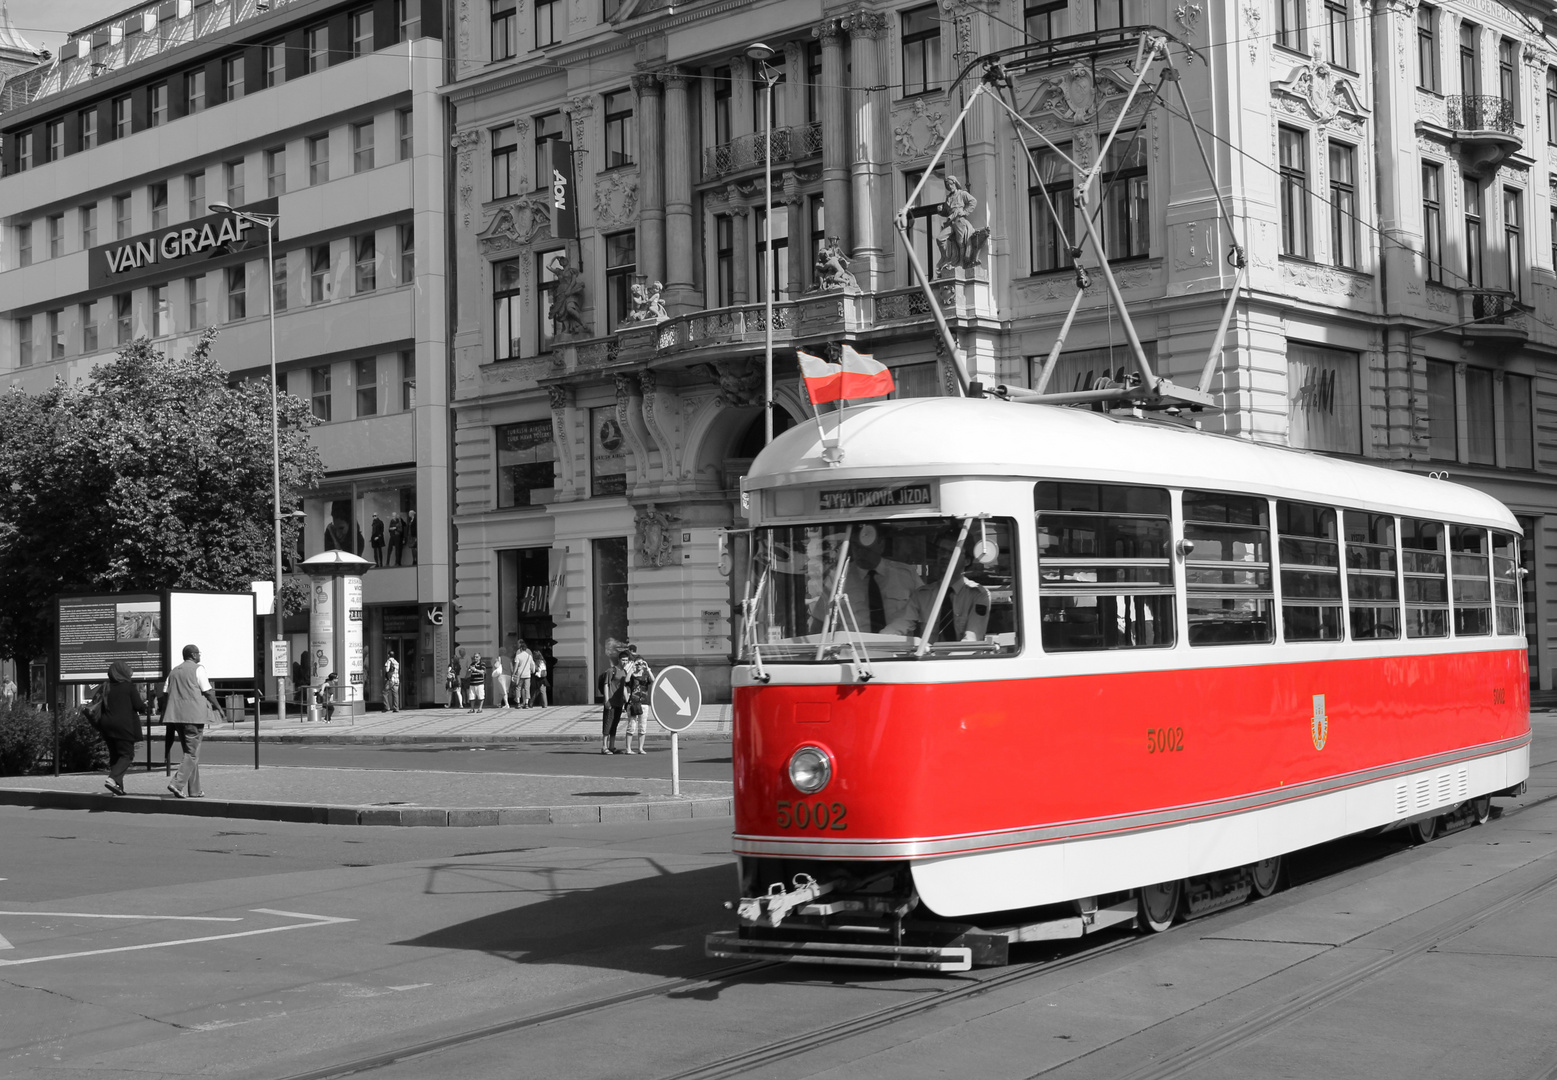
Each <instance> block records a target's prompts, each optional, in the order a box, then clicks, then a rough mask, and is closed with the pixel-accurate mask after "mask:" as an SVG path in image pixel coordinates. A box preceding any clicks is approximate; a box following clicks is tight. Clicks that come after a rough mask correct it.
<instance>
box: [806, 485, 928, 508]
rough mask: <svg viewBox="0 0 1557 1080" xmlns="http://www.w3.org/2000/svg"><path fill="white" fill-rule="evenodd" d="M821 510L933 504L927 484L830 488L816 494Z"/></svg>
mask: <svg viewBox="0 0 1557 1080" xmlns="http://www.w3.org/2000/svg"><path fill="white" fill-rule="evenodd" d="M817 498H818V504H819V507H820V509H822V510H869V509H873V508H875V507H882V508H884V509H896V508H899V507H926V506H933V505H934V504H935V498H934V496H933V495H932V493H931V491H930V485H929V484H901V485H898V486H896V487H863V488H831V489H827V490H823V491H821V492H818V494H817Z"/></svg>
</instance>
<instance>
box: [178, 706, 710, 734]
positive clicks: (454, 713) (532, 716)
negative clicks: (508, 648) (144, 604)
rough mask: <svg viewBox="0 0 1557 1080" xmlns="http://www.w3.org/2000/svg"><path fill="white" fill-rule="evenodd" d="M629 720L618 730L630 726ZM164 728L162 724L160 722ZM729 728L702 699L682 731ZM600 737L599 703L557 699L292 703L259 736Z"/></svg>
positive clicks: (244, 727) (218, 727)
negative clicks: (327, 707)
mask: <svg viewBox="0 0 1557 1080" xmlns="http://www.w3.org/2000/svg"><path fill="white" fill-rule="evenodd" d="M626 724H627V722H626V720H623V721H622V727H621V728H619V729H618V736H620V734H621V732H622V731H625V730H626ZM648 729H649V741H650V742H651V743H656V742H664V743H667V744H668V743H669V742H670V733H669V732H668V731H666V730H665V729H664V728H662V727H660V726H659V724H657V723H655V722H654V720H653V719H650V720H649V725H648ZM156 730H157V731H161V730H162V729H161V728H157V729H156ZM730 731H731V706H729V705H704V706H703V707H702V709H700V710H699V711H698V714H697V719H696V720H694V721H693V722H692V726H691V727H690V728H688V729H687V730H686V731H683V732H682V733H681V737H682V738H683V739H728V738H729V737H730ZM205 737H206V738H207V739H238V740H242V741H245V742H248V741H252V740H253V738H254V719H253V717H252V716H251V717H250V718H248V719H247V720H245V721H244V722H243V723H240V724H211V725H208V726H207V727H206V730H205ZM599 738H600V706H599V705H553V706H551V707H549V708H545V709H492V708H488V709H485V710H483V711H481V712H479V713H471V712H466V711H465V710H464V709H403V710H401V711H400V712H370V713H364V714H363V715H361V716H358V717H356V718H355V719H353V718H351V717H349V716H343V715H342V713H341V711H340V710H339V709H337V710H336V714H335V719H334V720H333V721H332V722H330V723H328V724H326V723H324V722H322V721H320V722H317V723H309V722H308V721H306V720H303V719H299V717H298V715H297V713H296V712H295V711H292V709H291V708H290V707H289V709H288V712H287V719H286V720H285V721H281V720H278V719H277V718H276V717H274V716H266V717H262V718H261V719H260V741H261V742H326V743H354V742H355V743H391V742H394V743H417V742H476V743H503V742H522V741H527V740H546V741H557V740H585V739H599Z"/></svg>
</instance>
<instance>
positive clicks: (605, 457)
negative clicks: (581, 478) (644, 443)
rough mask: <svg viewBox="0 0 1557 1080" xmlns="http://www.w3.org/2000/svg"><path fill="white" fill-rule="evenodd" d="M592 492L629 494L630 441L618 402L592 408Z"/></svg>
mask: <svg viewBox="0 0 1557 1080" xmlns="http://www.w3.org/2000/svg"><path fill="white" fill-rule="evenodd" d="M589 493H590V494H591V495H625V494H626V493H627V440H626V438H625V437H624V436H623V435H622V425H621V422H620V421H619V420H618V419H617V418H616V406H615V405H607V406H605V407H603V408H599V409H590V410H589Z"/></svg>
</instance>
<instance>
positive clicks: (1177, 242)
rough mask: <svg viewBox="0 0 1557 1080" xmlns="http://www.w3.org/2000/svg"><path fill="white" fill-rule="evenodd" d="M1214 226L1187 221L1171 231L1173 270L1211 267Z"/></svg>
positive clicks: (1207, 223)
mask: <svg viewBox="0 0 1557 1080" xmlns="http://www.w3.org/2000/svg"><path fill="white" fill-rule="evenodd" d="M1213 228H1214V227H1213V226H1212V224H1211V223H1210V222H1200V221H1187V222H1185V223H1183V224H1182V225H1175V226H1173V228H1172V229H1171V230H1169V232H1170V235H1171V236H1172V250H1173V269H1175V270H1188V269H1190V268H1191V267H1196V266H1210V265H1211V243H1212V234H1213Z"/></svg>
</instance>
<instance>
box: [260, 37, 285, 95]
mask: <svg viewBox="0 0 1557 1080" xmlns="http://www.w3.org/2000/svg"><path fill="white" fill-rule="evenodd" d="M264 49H265V85H266V86H267V87H271V86H280V85H281V84H282V83H284V82H286V81H287V46H286V42H284V41H273V42H271V43H270V44H269V45H266V46H265V47H264Z"/></svg>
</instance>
